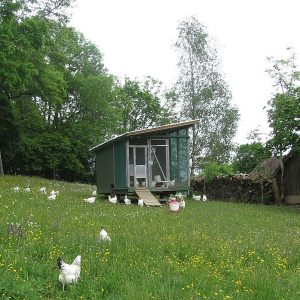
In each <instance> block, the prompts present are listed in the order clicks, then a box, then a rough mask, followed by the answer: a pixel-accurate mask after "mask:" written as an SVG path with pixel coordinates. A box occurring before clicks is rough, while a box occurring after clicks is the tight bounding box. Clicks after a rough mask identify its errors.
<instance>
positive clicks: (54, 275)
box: [0, 176, 300, 300]
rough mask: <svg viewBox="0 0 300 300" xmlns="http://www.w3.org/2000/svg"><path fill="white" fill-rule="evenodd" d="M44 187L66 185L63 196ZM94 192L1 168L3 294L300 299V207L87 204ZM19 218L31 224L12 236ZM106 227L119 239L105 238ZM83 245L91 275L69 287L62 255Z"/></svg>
mask: <svg viewBox="0 0 300 300" xmlns="http://www.w3.org/2000/svg"><path fill="white" fill-rule="evenodd" d="M16 185H18V186H20V188H21V191H20V192H17V193H16V192H13V191H11V188H12V187H14V186H16ZM27 186H30V188H31V192H29V193H26V192H24V191H23V189H24V188H25V187H27ZM42 186H46V188H47V191H48V194H49V192H50V191H51V190H52V189H54V190H59V191H60V194H59V195H58V197H57V199H56V200H55V201H49V200H48V199H47V196H46V195H43V194H41V193H40V192H39V188H41V187H42ZM92 191H93V187H92V186H89V185H82V184H69V183H65V182H58V181H48V180H45V179H39V178H30V177H20V176H5V177H0V195H1V198H0V203H1V205H0V222H1V223H0V274H1V276H0V298H1V299H2V298H3V299H9V297H11V299H47V298H48V299H115V300H119V299H143V300H146V299H172V300H173V299H272V300H273V299H300V289H299V282H300V251H299V247H300V211H299V210H298V209H297V208H293V207H287V206H268V205H250V204H236V203H225V202H218V201H213V202H212V201H207V202H198V201H194V200H192V199H187V201H186V208H185V209H184V210H181V211H180V212H179V213H170V212H169V210H168V207H167V205H163V207H162V208H147V207H143V208H140V207H138V205H137V204H133V205H131V206H125V205H124V203H118V204H116V205H112V204H110V203H108V201H107V200H106V199H105V200H104V199H99V198H98V199H97V200H96V203H94V204H87V203H85V202H84V201H83V198H87V197H90V195H91V192H92ZM10 222H12V223H20V224H21V225H22V227H23V232H24V235H23V237H22V238H19V237H14V236H12V235H9V236H8V234H7V232H6V230H7V223H10ZM101 226H103V227H104V228H105V229H106V230H107V231H108V233H109V235H110V237H111V238H112V241H111V242H110V243H104V242H99V240H98V234H99V231H100V227H101ZM79 254H80V255H81V256H82V269H81V279H80V281H79V283H78V284H76V285H73V286H68V287H67V289H66V290H65V291H63V290H62V287H61V285H60V284H59V282H58V275H59V269H58V267H57V264H56V260H57V257H58V256H61V257H62V258H63V259H64V260H65V261H66V262H69V263H71V262H72V261H73V259H74V258H75V257H76V256H77V255H79Z"/></svg>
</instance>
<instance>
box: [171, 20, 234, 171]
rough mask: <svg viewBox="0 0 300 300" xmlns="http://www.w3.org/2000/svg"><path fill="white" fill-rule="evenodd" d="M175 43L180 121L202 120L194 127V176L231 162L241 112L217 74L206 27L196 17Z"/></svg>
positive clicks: (180, 30)
mask: <svg viewBox="0 0 300 300" xmlns="http://www.w3.org/2000/svg"><path fill="white" fill-rule="evenodd" d="M178 33H179V34H178V40H177V42H176V44H175V47H176V49H177V50H178V51H179V53H180V58H179V63H178V66H179V70H180V75H179V80H178V82H177V87H178V93H179V97H180V99H181V118H182V119H200V124H199V125H197V126H195V127H194V128H193V132H192V144H191V174H193V173H194V171H195V169H203V167H204V165H205V164H206V163H207V162H210V161H215V162H217V163H219V164H221V163H226V162H228V160H229V158H230V153H231V151H232V149H233V142H232V138H233V137H234V135H235V133H236V129H237V122H238V118H239V115H238V110H237V108H236V106H234V105H232V104H231V103H230V100H231V93H230V92H229V90H228V87H227V84H226V83H225V81H224V80H223V79H222V76H221V74H220V73H219V71H218V68H219V62H218V59H217V54H216V50H215V49H214V48H213V47H212V46H211V45H210V40H209V37H208V34H207V33H206V32H205V29H204V27H203V26H202V25H201V24H200V23H199V22H198V21H197V20H196V19H195V18H194V17H192V18H189V19H187V20H186V21H183V22H181V23H180V25H179V27H178Z"/></svg>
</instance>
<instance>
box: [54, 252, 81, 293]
mask: <svg viewBox="0 0 300 300" xmlns="http://www.w3.org/2000/svg"><path fill="white" fill-rule="evenodd" d="M57 264H58V267H59V268H60V274H59V276H58V280H59V282H60V283H61V284H62V286H63V290H65V285H66V284H71V283H76V282H77V281H78V279H79V277H80V265H81V255H78V256H77V257H76V258H75V259H74V261H73V262H72V264H70V265H69V264H66V263H65V262H64V261H63V260H62V259H61V258H60V257H59V258H58V259H57Z"/></svg>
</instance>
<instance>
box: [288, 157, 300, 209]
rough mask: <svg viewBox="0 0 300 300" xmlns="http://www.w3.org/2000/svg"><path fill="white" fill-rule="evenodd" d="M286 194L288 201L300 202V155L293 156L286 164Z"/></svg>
mask: <svg viewBox="0 0 300 300" xmlns="http://www.w3.org/2000/svg"><path fill="white" fill-rule="evenodd" d="M284 195H285V201H286V202H288V203H300V156H298V157H296V156H294V157H292V158H291V159H289V160H288V161H287V162H286V164H285V166H284Z"/></svg>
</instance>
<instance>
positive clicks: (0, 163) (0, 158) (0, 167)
mask: <svg viewBox="0 0 300 300" xmlns="http://www.w3.org/2000/svg"><path fill="white" fill-rule="evenodd" d="M0 176H4V171H3V164H2V157H1V149H0Z"/></svg>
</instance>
